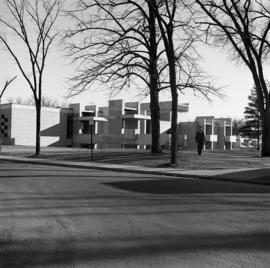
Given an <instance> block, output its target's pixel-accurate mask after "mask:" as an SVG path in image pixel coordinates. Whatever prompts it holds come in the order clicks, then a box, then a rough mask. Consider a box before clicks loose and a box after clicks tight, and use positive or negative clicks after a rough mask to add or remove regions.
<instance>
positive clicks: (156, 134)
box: [150, 91, 161, 154]
mask: <svg viewBox="0 0 270 268" xmlns="http://www.w3.org/2000/svg"><path fill="white" fill-rule="evenodd" d="M150 99H151V101H150V109H151V127H152V134H151V135H152V147H151V153H155V154H158V153H161V147H160V108H159V97H158V92H157V91H154V92H152V93H151V94H150Z"/></svg>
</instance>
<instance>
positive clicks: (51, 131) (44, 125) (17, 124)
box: [9, 104, 72, 146]
mask: <svg viewBox="0 0 270 268" xmlns="http://www.w3.org/2000/svg"><path fill="white" fill-rule="evenodd" d="M9 110H10V112H11V126H10V139H11V140H12V141H13V144H14V145H29V146H35V143H36V111H35V107H34V106H28V105H18V104H10V109H9ZM70 113H72V111H70V110H68V109H56V108H42V109H41V133H40V134H41V138H40V144H41V146H67V145H68V143H69V140H68V139H67V115H68V114H70Z"/></svg>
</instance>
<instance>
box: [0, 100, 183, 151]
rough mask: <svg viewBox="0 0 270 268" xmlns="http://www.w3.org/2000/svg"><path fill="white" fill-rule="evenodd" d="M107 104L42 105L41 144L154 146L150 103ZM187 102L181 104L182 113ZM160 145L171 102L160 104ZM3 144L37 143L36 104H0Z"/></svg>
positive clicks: (119, 146) (166, 136) (167, 125)
mask: <svg viewBox="0 0 270 268" xmlns="http://www.w3.org/2000/svg"><path fill="white" fill-rule="evenodd" d="M108 104H109V105H108V107H97V106H96V105H87V106H85V107H83V106H82V105H81V104H78V103H77V104H71V105H70V106H69V108H67V109H61V108H42V110H41V133H40V134H41V146H74V147H89V144H90V140H91V141H92V144H93V146H94V147H95V148H147V147H148V146H150V145H151V118H150V104H149V103H139V102H124V101H123V100H111V101H109V103H108ZM187 110H188V104H183V105H179V113H181V112H186V111H187ZM160 113H161V121H160V127H161V144H164V143H167V142H168V140H169V135H168V134H167V132H166V130H167V129H168V128H169V127H170V121H171V102H169V101H168V102H161V103H160ZM0 118H1V131H0V138H1V140H2V144H10V145H29V146H34V145H35V131H36V121H35V120H36V112H35V107H34V106H29V105H20V104H2V105H0Z"/></svg>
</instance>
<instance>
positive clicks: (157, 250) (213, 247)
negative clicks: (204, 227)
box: [0, 231, 270, 268]
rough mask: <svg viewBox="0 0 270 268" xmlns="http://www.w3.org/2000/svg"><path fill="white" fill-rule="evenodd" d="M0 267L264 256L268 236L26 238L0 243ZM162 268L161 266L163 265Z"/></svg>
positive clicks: (198, 235)
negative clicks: (195, 256)
mask: <svg viewBox="0 0 270 268" xmlns="http://www.w3.org/2000/svg"><path fill="white" fill-rule="evenodd" d="M0 245H1V248H0V265H1V267H9V268H21V267H37V266H41V265H42V267H51V266H54V265H61V267H67V265H71V266H72V265H75V266H76V264H79V263H80V264H82V263H85V264H86V263H87V264H88V265H89V266H87V267H95V264H96V263H97V262H101V263H103V264H104V263H107V265H108V264H109V263H110V261H112V260H119V261H120V262H121V260H127V259H129V258H130V259H132V260H134V259H136V258H137V259H138V261H140V260H142V258H152V260H153V263H154V262H155V256H163V255H164V256H166V255H168V254H174V255H175V254H177V255H180V256H181V254H185V253H187V254H189V253H191V252H193V253H196V252H208V253H209V251H221V250H223V251H227V252H230V251H236V252H239V251H242V252H247V253H248V254H251V253H250V252H260V253H265V254H267V252H268V251H269V250H270V233H268V232H261V231H258V232H252V233H242V234H236V233H223V234H221V233H214V232H213V233H198V234H196V233H193V234H188V235H179V234H175V235H171V234H162V235H158V234H157V235H145V236H141V237H137V236H136V237H135V236H128V237H121V238H119V237H115V236H113V235H111V236H106V237H95V236H88V237H80V238H72V240H68V239H60V238H55V239H51V240H49V239H27V240H9V239H7V240H2V241H0ZM164 265H165V263H164Z"/></svg>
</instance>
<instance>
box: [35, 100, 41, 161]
mask: <svg viewBox="0 0 270 268" xmlns="http://www.w3.org/2000/svg"><path fill="white" fill-rule="evenodd" d="M39 102H40V100H38V101H37V102H36V152H35V156H38V155H40V119H41V105H40V103H39Z"/></svg>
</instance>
